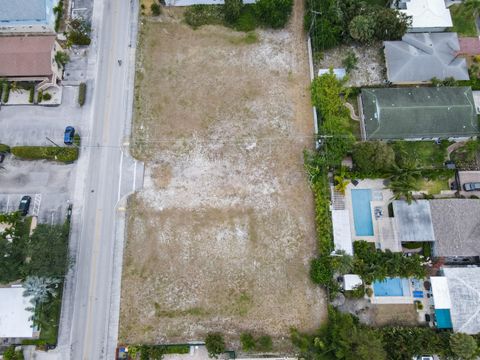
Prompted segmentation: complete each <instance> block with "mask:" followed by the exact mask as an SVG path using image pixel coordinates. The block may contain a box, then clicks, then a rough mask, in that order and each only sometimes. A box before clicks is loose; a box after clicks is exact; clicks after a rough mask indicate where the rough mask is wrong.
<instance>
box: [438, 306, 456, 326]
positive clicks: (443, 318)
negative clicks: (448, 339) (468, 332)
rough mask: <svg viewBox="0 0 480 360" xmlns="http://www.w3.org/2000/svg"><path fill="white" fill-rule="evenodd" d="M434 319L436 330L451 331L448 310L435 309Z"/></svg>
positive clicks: (450, 319)
mask: <svg viewBox="0 0 480 360" xmlns="http://www.w3.org/2000/svg"><path fill="white" fill-rule="evenodd" d="M435 319H436V320H437V328H438V329H451V328H452V327H453V325H452V317H451V316H450V310H449V309H435Z"/></svg>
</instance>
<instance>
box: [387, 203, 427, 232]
mask: <svg viewBox="0 0 480 360" xmlns="http://www.w3.org/2000/svg"><path fill="white" fill-rule="evenodd" d="M393 216H394V218H395V221H396V223H397V232H398V240H400V241H434V240H435V236H434V234H433V225H432V215H431V213H430V205H429V203H428V201H427V200H417V201H415V202H412V203H411V204H408V203H407V202H406V201H403V200H402V201H399V200H397V201H394V202H393Z"/></svg>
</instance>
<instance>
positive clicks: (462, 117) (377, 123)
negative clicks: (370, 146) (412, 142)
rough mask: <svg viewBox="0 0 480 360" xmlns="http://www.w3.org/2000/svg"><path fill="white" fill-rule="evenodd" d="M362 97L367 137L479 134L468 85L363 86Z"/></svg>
mask: <svg viewBox="0 0 480 360" xmlns="http://www.w3.org/2000/svg"><path fill="white" fill-rule="evenodd" d="M361 99H362V105H363V122H364V125H365V136H366V139H367V140H371V139H418V138H449V137H470V136H474V135H478V134H479V125H478V120H477V114H476V111H475V105H474V101H473V95H472V90H471V89H470V88H469V87H428V88H425V87H422V88H382V89H362V94H361Z"/></svg>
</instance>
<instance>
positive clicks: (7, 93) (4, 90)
mask: <svg viewBox="0 0 480 360" xmlns="http://www.w3.org/2000/svg"><path fill="white" fill-rule="evenodd" d="M9 96H10V84H9V83H8V82H6V81H5V82H4V83H3V86H2V101H3V102H4V103H5V104H6V103H8V97H9Z"/></svg>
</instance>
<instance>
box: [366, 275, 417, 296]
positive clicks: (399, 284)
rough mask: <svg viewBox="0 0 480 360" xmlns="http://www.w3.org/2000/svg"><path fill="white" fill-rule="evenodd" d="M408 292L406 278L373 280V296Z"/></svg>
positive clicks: (398, 294)
mask: <svg viewBox="0 0 480 360" xmlns="http://www.w3.org/2000/svg"><path fill="white" fill-rule="evenodd" d="M409 292H410V287H409V286H408V279H400V278H387V279H385V280H383V281H374V282H373V293H374V294H375V296H404V295H406V296H407V295H409Z"/></svg>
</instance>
